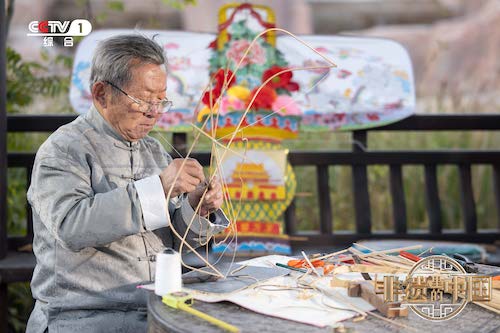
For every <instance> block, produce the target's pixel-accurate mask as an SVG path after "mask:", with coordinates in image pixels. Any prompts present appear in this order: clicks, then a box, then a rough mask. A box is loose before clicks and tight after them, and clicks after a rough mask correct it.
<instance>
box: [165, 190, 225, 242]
mask: <svg viewBox="0 0 500 333" xmlns="http://www.w3.org/2000/svg"><path fill="white" fill-rule="evenodd" d="M228 226H229V220H228V218H227V217H226V215H225V214H224V212H223V211H222V209H219V210H217V211H216V212H214V213H212V214H211V215H210V217H209V219H207V218H204V217H202V216H200V215H198V214H196V213H195V212H194V210H193V208H192V207H191V204H190V203H189V200H188V199H187V195H185V196H182V197H180V199H179V201H178V203H177V209H175V211H174V214H173V217H172V227H173V228H175V230H176V231H177V233H179V235H180V236H181V237H184V234H185V233H186V230H188V228H189V231H188V233H187V236H186V241H187V242H188V243H189V244H190V245H191V246H193V247H194V248H197V247H199V246H201V244H204V243H205V242H206V241H207V240H208V239H209V238H210V237H212V236H214V235H215V234H218V233H220V232H222V231H223V230H224V229H226V228H227V227H228ZM173 237H174V238H173V240H174V247H175V249H176V250H178V249H179V247H180V245H181V239H179V238H178V237H176V236H175V235H174V236H173ZM183 250H186V251H188V248H187V247H185V246H184V248H183Z"/></svg>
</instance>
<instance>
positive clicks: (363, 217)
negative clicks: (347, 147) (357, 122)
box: [352, 131, 372, 235]
mask: <svg viewBox="0 0 500 333" xmlns="http://www.w3.org/2000/svg"><path fill="white" fill-rule="evenodd" d="M366 139H367V132H366V131H354V132H353V145H352V150H353V152H355V153H359V154H362V153H363V152H364V151H365V150H366V149H367V148H368V145H367V140H366ZM352 186H353V193H354V211H355V214H356V232H357V233H359V234H365V235H366V234H370V233H371V228H372V227H371V210H370V196H369V194H368V174H367V170H366V165H365V164H355V165H353V166H352Z"/></svg>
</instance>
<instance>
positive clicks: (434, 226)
mask: <svg viewBox="0 0 500 333" xmlns="http://www.w3.org/2000/svg"><path fill="white" fill-rule="evenodd" d="M425 205H426V206H427V215H428V216H429V232H430V233H431V234H440V233H441V231H442V225H441V202H440V201H439V191H438V182H437V172H436V165H435V164H426V165H425Z"/></svg>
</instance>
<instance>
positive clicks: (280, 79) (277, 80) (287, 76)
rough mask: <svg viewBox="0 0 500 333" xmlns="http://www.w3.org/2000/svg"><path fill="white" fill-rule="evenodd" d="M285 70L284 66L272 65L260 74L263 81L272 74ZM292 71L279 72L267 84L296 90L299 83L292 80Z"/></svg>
mask: <svg viewBox="0 0 500 333" xmlns="http://www.w3.org/2000/svg"><path fill="white" fill-rule="evenodd" d="M283 70H286V68H285V67H280V66H272V67H270V68H269V69H268V70H266V71H265V72H264V74H262V81H263V82H265V81H267V80H268V79H269V78H271V77H272V76H274V75H276V74H278V73H279V72H281V71H283ZM292 77H293V73H292V72H291V71H289V72H284V73H281V74H279V75H278V76H276V77H274V78H272V79H271V81H269V83H268V84H267V86H269V87H271V88H274V89H278V88H282V89H286V90H288V91H297V90H299V85H298V83H297V82H293V81H292Z"/></svg>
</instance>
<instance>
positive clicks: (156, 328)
mask: <svg viewBox="0 0 500 333" xmlns="http://www.w3.org/2000/svg"><path fill="white" fill-rule="evenodd" d="M193 307H194V308H196V309H197V310H199V311H201V312H203V313H206V314H208V315H211V316H213V317H216V318H219V319H222V320H224V321H225V322H227V323H229V324H231V325H234V326H236V327H238V328H239V329H240V331H241V332H288V333H292V332H318V333H319V332H370V333H378V332H412V331H413V330H411V329H402V328H401V327H398V326H396V325H394V324H391V323H389V322H386V321H383V320H381V319H378V318H375V317H371V316H368V317H367V318H366V319H364V320H362V321H358V322H356V321H353V320H348V321H346V322H343V323H342V326H343V331H342V330H341V329H340V328H338V329H337V330H336V331H335V330H332V328H319V327H314V326H311V325H305V324H301V323H297V322H293V321H289V320H283V319H279V318H273V317H269V316H265V315H261V314H258V313H256V312H253V311H249V310H246V309H245V308H242V307H240V306H238V305H235V304H232V303H229V302H221V303H204V302H198V301H195V302H194V304H193ZM392 320H394V321H395V322H399V323H402V324H404V325H406V326H409V327H411V328H413V329H414V331H415V332H426V333H433V332H436V333H437V332H439V333H443V332H500V316H499V315H497V314H495V313H493V312H490V311H488V310H486V309H483V308H481V307H479V306H477V305H475V304H468V305H467V306H466V307H465V309H464V310H463V311H462V312H461V313H460V315H459V316H457V317H455V318H452V319H449V320H447V321H442V322H433V321H429V320H425V319H422V318H420V317H418V316H417V315H416V314H414V313H413V312H411V311H410V312H409V314H408V317H398V318H394V319H392ZM160 332H189V333H192V332H197V333H202V332H207V333H208V332H224V330H223V329H221V328H219V327H217V326H214V325H212V324H210V323H207V322H206V321H205V320H202V319H200V318H197V317H195V316H193V315H191V314H189V313H186V312H184V311H181V310H178V309H173V308H170V307H167V306H166V305H165V304H163V303H162V300H161V298H160V297H159V296H156V295H155V294H154V293H151V295H150V297H149V302H148V333H160Z"/></svg>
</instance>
